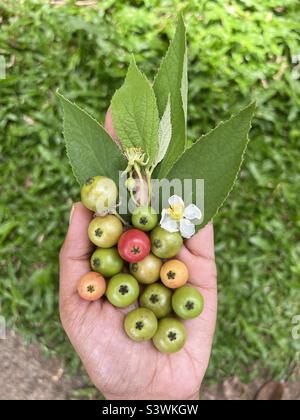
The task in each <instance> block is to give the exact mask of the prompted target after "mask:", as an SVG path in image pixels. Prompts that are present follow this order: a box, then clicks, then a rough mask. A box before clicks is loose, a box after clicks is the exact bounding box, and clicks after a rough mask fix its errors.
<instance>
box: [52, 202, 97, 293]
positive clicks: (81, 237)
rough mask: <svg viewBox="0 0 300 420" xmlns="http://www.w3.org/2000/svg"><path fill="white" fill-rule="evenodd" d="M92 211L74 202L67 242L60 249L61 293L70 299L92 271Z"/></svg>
mask: <svg viewBox="0 0 300 420" xmlns="http://www.w3.org/2000/svg"><path fill="white" fill-rule="evenodd" d="M91 219H92V212H91V211H89V210H88V209H87V208H85V207H84V206H83V204H81V203H76V204H74V206H73V208H72V210H71V215H70V225H69V229H68V232H67V235H66V238H65V242H64V244H63V246H62V248H61V251H60V256H59V259H60V295H61V297H62V298H63V299H65V298H66V299H68V298H69V297H70V296H72V295H73V294H74V293H76V288H77V283H78V280H79V279H80V277H81V276H82V275H83V274H86V273H87V272H88V271H90V262H89V259H90V255H91V252H92V250H93V247H94V246H93V244H92V243H91V242H90V240H89V237H88V226H89V223H90V221H91Z"/></svg>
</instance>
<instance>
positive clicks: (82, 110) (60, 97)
mask: <svg viewBox="0 0 300 420" xmlns="http://www.w3.org/2000/svg"><path fill="white" fill-rule="evenodd" d="M56 95H57V96H58V97H59V99H60V100H61V99H63V100H65V101H66V102H68V103H69V104H71V105H72V106H75V107H76V108H77V109H79V110H80V111H81V112H83V113H84V114H85V115H87V116H88V117H89V118H91V119H92V120H93V121H94V122H95V123H96V124H97V125H98V126H99V127H100V128H101V129H102V130H104V131H105V132H106V134H107V135H108V136H109V137H110V139H111V141H112V142H114V140H113V139H112V137H111V136H110V134H109V133H108V131H107V130H106V129H105V127H104V126H102V125H101V124H100V123H99V121H97V120H96V119H95V118H94V117H92V116H91V115H90V114H89V113H88V112H86V111H85V110H84V109H82V108H80V106H78V105H77V104H76V103H75V102H72V101H70V100H69V99H67V98H66V97H65V96H64V95H63V94H61V93H60V92H59V89H57V90H56ZM62 109H63V132H62V134H63V137H64V143H65V150H66V155H67V158H68V161H69V164H70V166H71V168H72V173H73V175H74V178H75V179H76V181H77V182H78V184H79V185H81V182H80V181H79V179H78V177H77V175H76V173H75V170H74V167H73V163H72V160H71V158H70V155H69V151H68V142H67V141H66V137H65V109H64V106H63V103H62ZM116 146H117V145H116ZM118 149H119V150H120V148H119V147H118ZM120 154H121V155H122V153H121V150H120Z"/></svg>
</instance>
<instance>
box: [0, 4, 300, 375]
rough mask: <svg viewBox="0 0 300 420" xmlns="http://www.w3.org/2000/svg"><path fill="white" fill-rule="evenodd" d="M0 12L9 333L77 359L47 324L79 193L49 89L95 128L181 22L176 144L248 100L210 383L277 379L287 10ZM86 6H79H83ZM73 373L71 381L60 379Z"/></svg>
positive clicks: (289, 177) (2, 252)
mask: <svg viewBox="0 0 300 420" xmlns="http://www.w3.org/2000/svg"><path fill="white" fill-rule="evenodd" d="M83 3H84V2H80V4H81V6H79V5H78V3H77V5H76V2H74V1H69V2H68V1H65V2H64V1H56V2H55V1H53V2H47V1H42V0H27V1H25V0H24V1H18V2H15V1H13V0H10V1H2V2H1V4H0V22H1V32H0V55H2V56H4V57H5V60H6V73H7V77H6V79H3V80H0V136H1V137H0V138H1V142H0V165H1V171H0V245H1V247H0V268H1V270H0V279H1V281H0V299H1V301H0V302H1V308H0V311H1V314H2V315H4V316H6V317H7V319H8V320H9V324H10V325H13V326H14V327H15V328H19V329H20V330H21V331H23V332H25V333H26V334H27V336H28V337H29V338H31V337H36V338H37V339H38V341H39V342H41V343H43V345H44V347H45V349H47V350H48V351H50V352H51V351H52V352H55V353H56V354H59V355H62V356H63V357H64V359H65V360H66V361H67V363H68V364H69V366H70V368H71V370H70V371H75V369H76V368H77V366H78V360H77V357H76V356H75V354H74V351H73V350H71V348H70V346H69V344H68V343H67V339H66V338H65V335H64V333H63V331H62V328H61V326H60V322H59V317H58V308H57V300H58V299H57V295H58V252H59V248H60V246H61V243H62V241H63V237H64V234H65V231H66V226H67V222H68V213H69V210H70V207H71V203H72V200H78V197H79V194H78V186H77V185H76V183H75V180H74V178H73V177H72V173H71V169H70V167H69V165H68V162H67V159H66V156H65V152H64V143H63V139H62V135H61V130H62V120H61V111H60V109H59V104H58V101H57V99H56V97H55V91H56V89H57V88H58V87H60V89H61V91H62V92H63V93H65V94H66V95H67V96H68V98H69V99H71V100H74V101H76V102H77V103H78V104H79V105H81V106H83V107H84V108H85V109H87V110H88V111H89V112H90V113H92V114H93V115H94V116H95V117H96V118H98V119H100V120H103V118H104V113H105V110H106V109H107V107H108V105H109V102H110V98H111V96H112V94H113V92H114V91H115V89H116V88H117V87H118V86H120V83H121V81H122V79H123V77H124V75H125V72H126V67H127V64H128V60H129V53H130V52H133V53H134V54H135V55H136V59H137V62H138V64H139V65H140V66H141V68H142V69H143V70H144V71H145V72H146V74H147V75H148V76H149V77H150V78H153V76H154V74H155V71H156V70H157V68H158V63H159V61H160V59H161V57H162V56H163V54H164V52H165V51H166V48H167V46H168V37H169V36H171V35H172V33H173V28H174V20H175V18H176V13H177V12H178V11H180V10H181V11H183V13H184V16H185V21H186V24H187V28H188V41H189V82H190V89H189V136H190V139H192V140H194V139H196V138H197V137H198V136H199V135H200V134H201V133H204V132H206V131H207V130H209V129H210V128H212V127H213V126H214V125H215V124H216V123H217V122H219V121H220V120H221V119H225V118H228V117H229V116H230V115H231V114H232V113H234V112H235V111H237V110H238V109H239V108H241V107H242V106H244V105H245V104H247V103H248V102H249V101H250V100H252V99H256V100H257V104H258V111H257V114H256V119H255V121H254V128H253V130H252V132H251V138H252V142H251V143H250V147H249V153H248V154H247V158H246V161H245V164H244V167H243V170H242V172H241V175H240V181H239V182H238V185H237V187H236V188H235V190H234V192H233V193H232V194H231V196H230V199H229V201H228V202H227V204H226V205H225V207H224V208H223V209H222V211H221V212H220V214H219V216H218V217H217V219H216V223H215V225H216V244H217V245H216V251H217V252H216V253H217V261H218V265H219V284H220V310H219V322H218V331H217V336H216V342H215V345H214V352H213V357H212V361H211V366H210V370H209V375H208V376H209V378H211V379H212V380H214V381H217V380H219V379H220V378H222V377H224V376H227V375H230V374H233V373H235V374H238V375H240V377H241V378H242V379H244V380H248V379H250V378H251V377H254V376H260V375H261V374H262V372H267V374H268V375H270V376H271V375H273V376H278V377H280V378H285V377H286V376H287V375H288V368H289V364H290V362H291V361H292V360H294V358H295V354H296V352H297V351H300V342H299V341H297V340H292V337H291V329H292V318H293V316H295V315H296V314H299V313H300V307H299V306H300V305H299V302H300V294H299V278H300V245H299V243H300V233H299V232H300V229H299V228H300V217H299V216H300V210H299V206H297V205H296V202H297V201H299V196H300V175H299V136H300V115H299V109H300V108H299V105H300V95H299V94H300V85H299V77H300V42H299V37H300V27H299V18H298V17H299V13H300V3H299V2H298V0H285V1H284V2H283V1H278V0H260V1H257V0H236V1H229V0H215V1H206V0H180V1H179V0H173V1H171V0H136V1H133V0H132V1H114V0H103V1H101V2H100V1H99V2H94V4H95V5H94V6H91V5H90V6H89V7H87V6H86V7H85V6H83V5H82V4H83ZM89 3H92V2H89ZM72 369H73V370H72Z"/></svg>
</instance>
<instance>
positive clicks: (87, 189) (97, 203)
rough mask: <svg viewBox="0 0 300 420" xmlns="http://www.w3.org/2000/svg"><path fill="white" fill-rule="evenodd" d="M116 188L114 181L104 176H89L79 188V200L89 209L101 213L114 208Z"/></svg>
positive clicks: (116, 195) (116, 194)
mask: <svg viewBox="0 0 300 420" xmlns="http://www.w3.org/2000/svg"><path fill="white" fill-rule="evenodd" d="M117 198H118V188H117V186H116V184H115V182H114V181H113V180H112V179H110V178H107V177H105V176H94V177H92V178H89V179H88V180H87V181H86V182H85V183H84V184H83V186H82V188H81V202H82V204H83V205H84V206H85V207H87V208H88V209H89V210H91V211H93V212H97V213H98V214H101V213H102V212H106V211H108V210H109V209H112V208H115V207H116V204H117Z"/></svg>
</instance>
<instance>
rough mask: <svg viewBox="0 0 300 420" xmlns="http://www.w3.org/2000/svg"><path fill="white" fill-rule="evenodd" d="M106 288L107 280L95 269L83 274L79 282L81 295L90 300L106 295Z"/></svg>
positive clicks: (78, 287)
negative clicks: (95, 271)
mask: <svg viewBox="0 0 300 420" xmlns="http://www.w3.org/2000/svg"><path fill="white" fill-rule="evenodd" d="M105 290H106V282H105V279H104V277H103V276H102V275H101V274H99V273H94V272H93V271H90V272H89V273H87V274H85V275H84V276H82V277H81V278H80V280H79V282H78V284H77V291H78V294H79V296H80V297H81V298H82V299H85V300H88V301H95V300H98V299H100V298H101V296H103V295H104V293H105Z"/></svg>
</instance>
